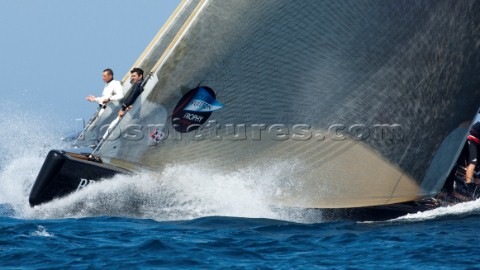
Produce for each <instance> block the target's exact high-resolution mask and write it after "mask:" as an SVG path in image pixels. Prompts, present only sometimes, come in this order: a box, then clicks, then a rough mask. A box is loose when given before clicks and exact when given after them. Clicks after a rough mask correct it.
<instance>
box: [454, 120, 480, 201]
mask: <svg viewBox="0 0 480 270" xmlns="http://www.w3.org/2000/svg"><path fill="white" fill-rule="evenodd" d="M466 144H467V146H468V160H467V163H468V166H467V169H466V172H465V179H464V182H463V183H459V185H458V190H459V191H460V192H462V193H467V194H472V193H474V192H475V190H476V189H477V185H476V184H475V182H474V181H473V180H474V179H473V174H474V172H475V167H476V166H477V165H478V155H479V154H480V122H476V123H475V124H473V126H472V127H471V128H470V132H469V134H468V137H467V142H466Z"/></svg>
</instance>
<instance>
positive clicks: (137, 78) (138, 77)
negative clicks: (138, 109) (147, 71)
mask: <svg viewBox="0 0 480 270" xmlns="http://www.w3.org/2000/svg"><path fill="white" fill-rule="evenodd" d="M130 74H132V75H131V83H132V84H133V86H132V91H130V94H129V95H128V96H127V97H126V98H125V99H124V101H123V104H122V109H121V110H120V111H119V112H118V116H120V117H122V116H123V115H125V111H129V110H130V109H131V108H132V104H133V103H134V102H135V100H137V98H138V96H140V94H141V93H142V92H143V85H142V84H143V70H142V69H141V68H134V69H132V70H131V71H130Z"/></svg>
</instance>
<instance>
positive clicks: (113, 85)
mask: <svg viewBox="0 0 480 270" xmlns="http://www.w3.org/2000/svg"><path fill="white" fill-rule="evenodd" d="M102 79H103V81H104V82H105V83H106V85H105V88H103V93H102V96H101V97H95V96H92V95H90V96H88V97H86V98H85V99H86V100H88V101H91V102H98V104H100V106H102V107H103V106H105V105H106V104H107V103H108V102H110V101H118V100H120V99H122V98H123V87H122V83H121V82H120V81H117V80H114V79H113V71H112V70H111V69H109V68H107V69H105V70H104V71H103V73H102Z"/></svg>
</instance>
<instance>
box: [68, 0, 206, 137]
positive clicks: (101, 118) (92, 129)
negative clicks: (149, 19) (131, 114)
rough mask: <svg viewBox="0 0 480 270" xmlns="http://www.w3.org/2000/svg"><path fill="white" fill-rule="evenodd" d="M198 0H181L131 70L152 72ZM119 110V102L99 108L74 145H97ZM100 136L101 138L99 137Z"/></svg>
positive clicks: (126, 82)
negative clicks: (137, 69)
mask: <svg viewBox="0 0 480 270" xmlns="http://www.w3.org/2000/svg"><path fill="white" fill-rule="evenodd" d="M199 1H200V0H182V2H181V3H180V4H179V5H178V7H177V8H176V9H175V11H174V12H173V13H172V15H171V16H170V17H169V19H168V20H167V22H166V23H165V24H164V25H163V27H162V28H161V29H160V30H159V31H158V33H157V34H156V35H155V37H154V38H153V39H152V41H151V42H150V43H149V45H148V46H147V47H146V48H145V50H144V51H143V53H142V54H141V55H140V56H139V57H138V59H137V60H136V61H135V63H134V64H133V65H132V68H134V67H139V68H142V69H143V70H144V71H145V72H146V73H148V72H149V71H150V70H153V66H154V64H155V63H156V62H157V61H158V59H159V57H160V56H161V55H162V54H163V52H164V50H166V48H167V47H168V44H170V42H171V40H172V39H173V38H174V37H175V34H176V33H177V32H178V30H179V28H180V27H179V25H182V24H183V22H184V21H185V20H187V19H188V18H189V16H190V14H191V13H192V12H193V11H194V8H195V7H196V5H197V3H198V2H199ZM122 85H123V88H122V89H123V93H124V94H125V96H126V95H128V93H129V91H130V89H131V88H132V84H131V82H130V70H129V71H128V72H127V73H126V74H125V76H124V77H123V79H122ZM118 108H119V102H111V104H108V106H107V107H106V108H105V109H102V108H99V109H98V110H97V112H95V114H94V115H93V116H92V118H91V119H90V121H89V122H88V124H87V125H86V126H85V128H84V130H83V131H82V133H81V134H80V135H79V136H78V138H77V139H76V140H75V143H74V145H76V144H77V143H79V142H82V144H84V145H97V143H98V140H99V139H100V138H102V137H104V135H105V134H104V133H103V136H102V131H105V132H107V131H106V130H108V128H107V129H106V130H105V129H104V128H105V126H106V125H108V126H111V123H112V121H115V120H116V115H115V113H114V112H115V110H116V109H118ZM100 136H101V137H100Z"/></svg>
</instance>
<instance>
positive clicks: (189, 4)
mask: <svg viewBox="0 0 480 270" xmlns="http://www.w3.org/2000/svg"><path fill="white" fill-rule="evenodd" d="M478 11H480V3H477V2H475V1H462V2H452V1H435V2H411V1H395V2H390V1H389V2H386V1H369V2H356V1H317V0H306V1H301V2H298V1H288V0H264V1H254V0H246V1H233V0H231V1H225V0H198V1H193V0H185V1H183V2H182V3H180V6H179V8H177V10H176V11H175V13H174V14H173V15H172V17H171V18H170V19H169V21H168V22H167V23H166V25H165V26H164V27H163V28H162V29H161V30H160V32H159V34H157V36H156V37H155V38H154V39H153V41H152V43H151V44H150V45H149V46H148V47H147V48H146V50H145V52H144V53H143V54H142V55H141V56H140V57H139V60H138V61H137V62H136V63H135V64H134V65H133V66H135V67H142V68H143V69H144V70H145V71H147V72H148V73H149V75H148V80H147V82H146V84H145V90H144V92H143V93H142V95H141V96H140V97H139V98H138V100H137V101H136V103H135V104H134V106H133V108H132V110H130V111H129V112H128V113H127V114H126V115H125V116H124V117H123V118H122V119H119V121H116V122H115V123H114V125H110V128H109V129H108V134H102V133H101V132H100V131H99V130H100V129H99V128H98V127H99V126H100V125H101V124H109V123H111V122H112V121H113V119H114V118H115V114H112V113H111V112H112V110H110V111H107V112H105V113H103V114H102V116H101V117H100V118H99V119H98V120H97V122H96V126H95V128H93V129H91V130H92V132H93V134H95V135H94V136H93V137H94V138H95V140H97V141H96V142H95V144H96V148H95V150H94V151H93V152H92V153H88V155H87V154H85V155H83V154H80V155H78V154H69V153H68V151H53V152H51V153H50V154H49V157H47V160H46V162H45V164H44V167H42V169H41V172H40V174H39V177H38V178H37V181H36V183H35V185H34V187H33V189H32V193H31V196H30V203H31V205H32V206H34V205H37V204H41V203H44V202H48V201H49V200H51V199H53V198H55V197H59V196H64V195H65V194H68V193H71V192H74V191H75V190H78V188H79V187H82V186H84V185H85V183H89V182H90V181H98V180H101V179H105V178H108V177H111V176H112V175H114V174H116V173H135V172H136V171H138V170H144V169H147V170H153V171H155V170H162V169H163V168H165V167H166V166H168V165H169V164H172V163H199V162H205V160H208V164H209V166H211V167H214V168H219V169H221V170H224V171H225V172H229V171H235V170H238V169H239V168H242V167H245V166H249V165H252V164H265V166H268V164H272V163H275V162H279V161H282V162H287V163H288V164H291V168H290V171H291V173H290V174H289V175H288V176H285V177H284V178H282V179H278V183H276V188H277V189H278V190H279V192H276V193H275V194H272V196H274V198H272V200H270V201H273V202H275V204H276V206H279V207H296V208H320V209H364V208H368V207H379V206H398V205H399V204H408V203H410V202H417V201H420V200H422V199H425V198H431V197H432V196H435V195H436V194H438V193H439V192H440V190H441V189H442V187H443V186H444V183H445V181H446V179H447V176H448V175H449V173H450V172H451V171H452V169H453V167H454V165H455V161H456V160H457V158H458V156H459V154H460V151H461V148H462V146H463V144H464V142H465V137H466V134H467V131H468V127H469V125H470V124H471V119H473V117H474V116H475V114H476V112H477V109H478V104H477V100H479V98H480V88H479V87H478V85H479V83H480V80H479V79H478V74H479V72H478V71H479V68H478V65H477V63H478V60H479V59H480V55H479V53H478V46H479V43H478V40H479V37H480V28H479V27H478V25H480V24H479V19H480V17H479V16H478V15H477V14H478ZM124 82H128V77H126V78H124ZM125 87H127V88H128V87H130V86H128V85H126V86H125ZM112 115H113V116H112ZM87 128H88V127H87ZM102 135H103V137H102ZM99 138H101V141H100V143H98V139H99ZM53 156H55V157H53ZM50 160H57V161H58V160H60V161H61V162H65V161H67V162H66V163H65V164H70V165H69V168H68V170H67V169H65V167H64V166H62V165H58V164H56V165H55V166H54V165H52V164H51V162H50ZM60 161H58V163H61V162H60ZM76 166H78V168H79V169H76ZM80 168H82V169H80ZM97 168H98V170H97ZM100 170H102V172H101V173H97V174H95V175H90V174H89V175H85V173H86V172H97V171H100ZM60 176H61V177H60ZM60 178H61V179H62V180H61V181H60V180H59V179H60ZM67 182H68V183H69V186H68V188H65V189H62V188H56V187H58V186H61V185H65V183H67ZM54 183H56V184H54ZM56 189H61V190H62V191H61V192H58V191H52V190H56ZM47 193H48V194H49V195H48V196H42V195H41V194H47Z"/></svg>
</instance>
